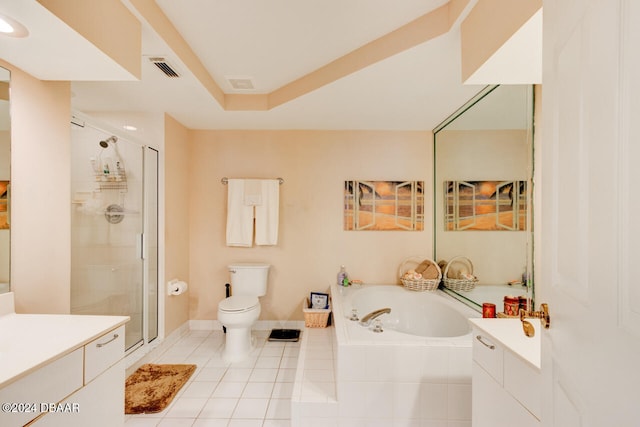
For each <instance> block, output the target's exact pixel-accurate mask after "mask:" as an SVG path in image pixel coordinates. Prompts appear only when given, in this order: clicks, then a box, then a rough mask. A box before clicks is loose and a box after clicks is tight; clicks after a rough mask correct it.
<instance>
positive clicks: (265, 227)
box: [255, 179, 280, 245]
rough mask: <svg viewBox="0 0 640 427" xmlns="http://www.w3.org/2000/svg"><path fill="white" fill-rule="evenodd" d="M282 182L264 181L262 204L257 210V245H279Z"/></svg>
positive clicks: (274, 180) (275, 180)
mask: <svg viewBox="0 0 640 427" xmlns="http://www.w3.org/2000/svg"><path fill="white" fill-rule="evenodd" d="M279 208H280V181H278V180H277V179H263V180H262V203H261V204H260V205H257V206H256V207H255V209H256V245H277V244H278V221H279Z"/></svg>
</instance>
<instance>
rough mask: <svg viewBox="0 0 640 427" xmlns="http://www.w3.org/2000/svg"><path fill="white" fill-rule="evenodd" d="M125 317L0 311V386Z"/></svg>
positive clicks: (73, 347) (71, 348)
mask: <svg viewBox="0 0 640 427" xmlns="http://www.w3.org/2000/svg"><path fill="white" fill-rule="evenodd" d="M128 321H129V317H128V316H85V315H71V314H69V315H66V314H15V313H8V314H4V315H1V316H0V388H2V387H4V386H6V385H8V384H10V383H12V382H13V381H16V380H17V379H19V378H22V377H23V376H25V375H27V374H29V373H31V372H33V371H35V370H36V369H38V368H40V367H42V366H44V365H46V364H47V363H50V362H52V361H54V360H56V359H58V358H60V357H62V356H64V355H66V354H69V353H71V352H72V351H74V350H76V349H78V348H80V347H82V346H83V345H85V344H87V343H88V342H90V341H92V340H94V339H96V338H98V337H99V336H101V335H103V334H105V333H107V332H109V331H111V330H113V329H116V328H118V327H119V326H121V325H124V324H125V323H126V322H128Z"/></svg>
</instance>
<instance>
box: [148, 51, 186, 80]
mask: <svg viewBox="0 0 640 427" xmlns="http://www.w3.org/2000/svg"><path fill="white" fill-rule="evenodd" d="M149 61H151V63H152V64H153V65H155V66H156V67H158V69H159V70H160V71H162V72H163V73H164V75H165V76H167V77H170V78H177V77H180V74H178V72H177V71H176V70H175V68H174V67H173V66H172V65H171V64H169V62H168V61H167V60H166V58H163V57H161V56H151V57H149Z"/></svg>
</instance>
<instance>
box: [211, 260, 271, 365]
mask: <svg viewBox="0 0 640 427" xmlns="http://www.w3.org/2000/svg"><path fill="white" fill-rule="evenodd" d="M228 268H229V273H230V275H231V296H230V297H229V298H225V299H223V300H222V301H220V303H219V304H218V320H219V321H220V323H222V325H223V326H224V327H225V328H226V329H227V333H226V334H225V345H224V350H223V353H222V357H223V359H224V360H225V361H227V362H230V363H233V362H238V361H241V360H243V359H244V358H246V357H247V356H248V355H249V353H250V352H251V348H252V346H253V342H252V339H251V326H253V324H254V322H255V321H256V320H258V316H260V301H258V297H261V296H263V295H265V294H266V293H267V276H268V274H269V264H258V263H237V264H231V265H229V266H228Z"/></svg>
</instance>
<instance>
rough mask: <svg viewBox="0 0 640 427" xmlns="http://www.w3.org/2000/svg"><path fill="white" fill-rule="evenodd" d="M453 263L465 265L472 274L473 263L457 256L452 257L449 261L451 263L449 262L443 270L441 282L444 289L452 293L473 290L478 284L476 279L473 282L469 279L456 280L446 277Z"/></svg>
mask: <svg viewBox="0 0 640 427" xmlns="http://www.w3.org/2000/svg"><path fill="white" fill-rule="evenodd" d="M454 262H463V263H465V264H466V265H467V267H469V273H470V274H473V263H471V260H470V259H469V258H466V257H463V256H457V257H453V258H452V259H451V261H449V262H448V263H447V265H446V267H445V268H444V273H443V276H444V277H443V278H442V282H443V283H444V287H445V288H447V289H451V290H452V291H456V292H457V291H470V290H472V289H473V288H475V287H476V285H477V284H478V279H477V278H476V279H473V280H469V279H458V278H453V277H448V276H447V275H448V274H449V267H450V266H451V265H452V264H453V263H454Z"/></svg>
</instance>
